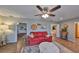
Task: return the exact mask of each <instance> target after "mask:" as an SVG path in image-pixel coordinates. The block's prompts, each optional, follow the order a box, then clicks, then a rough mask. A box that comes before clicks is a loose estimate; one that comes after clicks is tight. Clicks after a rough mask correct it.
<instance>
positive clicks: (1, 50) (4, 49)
mask: <svg viewBox="0 0 79 59" xmlns="http://www.w3.org/2000/svg"><path fill="white" fill-rule="evenodd" d="M15 52H16V43H12V44H7V45H6V46H3V47H0V53H15Z"/></svg>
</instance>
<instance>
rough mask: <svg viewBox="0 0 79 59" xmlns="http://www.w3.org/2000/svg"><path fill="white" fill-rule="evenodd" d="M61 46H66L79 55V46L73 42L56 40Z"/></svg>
mask: <svg viewBox="0 0 79 59" xmlns="http://www.w3.org/2000/svg"><path fill="white" fill-rule="evenodd" d="M56 41H57V42H58V43H60V44H61V45H63V46H65V47H66V48H68V49H70V50H72V51H73V52H76V53H79V44H78V42H77V43H73V42H71V41H67V40H63V39H57V40H56Z"/></svg>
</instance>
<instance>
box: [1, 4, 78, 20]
mask: <svg viewBox="0 0 79 59" xmlns="http://www.w3.org/2000/svg"><path fill="white" fill-rule="evenodd" d="M45 6H46V7H48V8H49V9H51V8H53V7H55V5H41V7H45ZM39 13H41V12H40V11H39V10H38V9H37V8H36V6H35V5H0V15H5V16H7V15H8V16H10V15H14V16H18V17H24V18H29V19H41V17H39V16H34V15H36V14H39ZM53 14H55V15H56V16H55V17H49V18H48V19H46V20H48V21H63V20H68V19H72V18H77V17H79V6H78V5H62V6H61V8H60V9H58V10H56V11H54V12H53Z"/></svg>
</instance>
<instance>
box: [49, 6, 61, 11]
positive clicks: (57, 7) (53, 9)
mask: <svg viewBox="0 0 79 59" xmlns="http://www.w3.org/2000/svg"><path fill="white" fill-rule="evenodd" d="M59 8H61V5H58V6H56V7H54V8H52V9H51V10H50V12H53V11H55V10H57V9H59Z"/></svg>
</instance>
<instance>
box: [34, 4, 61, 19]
mask: <svg viewBox="0 0 79 59" xmlns="http://www.w3.org/2000/svg"><path fill="white" fill-rule="evenodd" d="M36 7H37V8H38V9H39V10H40V11H41V12H42V14H37V15H35V16H42V17H43V18H48V17H49V16H53V17H54V16H55V15H54V14H52V12H54V11H56V10H57V9H59V8H61V5H57V6H56V7H54V8H52V9H50V10H49V9H48V7H44V8H42V7H41V6H39V5H37V6H36Z"/></svg>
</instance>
